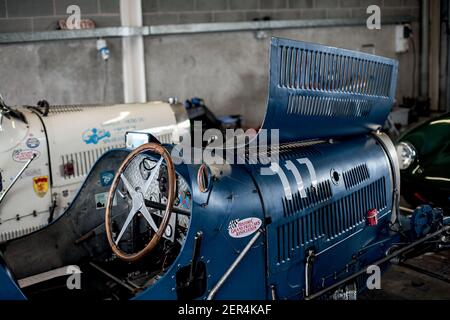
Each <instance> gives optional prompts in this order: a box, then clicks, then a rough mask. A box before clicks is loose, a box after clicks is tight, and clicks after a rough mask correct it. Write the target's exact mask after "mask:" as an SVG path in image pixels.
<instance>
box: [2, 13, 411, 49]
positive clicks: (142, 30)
mask: <svg viewBox="0 0 450 320" xmlns="http://www.w3.org/2000/svg"><path fill="white" fill-rule="evenodd" d="M413 20H414V18H413V17H409V16H404V17H402V16H399V17H385V18H383V20H382V24H384V25H391V24H398V23H407V22H411V21H413ZM365 25H366V19H361V18H353V19H316V20H273V21H248V22H224V23H192V24H174V25H160V26H142V27H109V28H97V29H85V30H55V31H42V32H14V33H0V44H6V43H22V42H37V41H57V40H73V39H96V38H117V37H132V36H166V35H182V34H198V33H211V32H238V31H258V30H280V29H301V28H324V27H328V28H330V27H346V26H365Z"/></svg>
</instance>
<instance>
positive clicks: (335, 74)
mask: <svg viewBox="0 0 450 320" xmlns="http://www.w3.org/2000/svg"><path fill="white" fill-rule="evenodd" d="M279 50H280V57H281V63H280V69H279V73H280V74H279V85H280V86H282V87H286V88H292V89H305V90H321V91H326V92H349V93H359V94H367V95H377V96H385V97H388V96H389V91H390V83H391V77H392V68H393V65H392V64H386V63H382V62H379V61H371V60H368V59H364V58H359V57H354V56H347V55H345V54H336V53H331V52H324V51H318V50H314V49H306V48H294V47H290V46H280V47H279Z"/></svg>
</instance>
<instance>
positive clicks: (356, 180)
mask: <svg viewBox="0 0 450 320" xmlns="http://www.w3.org/2000/svg"><path fill="white" fill-rule="evenodd" d="M343 177H344V184H345V189H347V190H348V189H351V188H353V187H356V186H358V185H360V184H361V183H363V182H364V181H366V180H369V179H370V174H369V169H368V168H367V165H366V164H361V165H359V166H356V167H354V168H352V169H350V170H348V171H345V172H344V173H343Z"/></svg>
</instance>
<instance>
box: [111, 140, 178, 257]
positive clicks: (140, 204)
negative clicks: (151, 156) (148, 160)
mask: <svg viewBox="0 0 450 320" xmlns="http://www.w3.org/2000/svg"><path fill="white" fill-rule="evenodd" d="M146 152H153V153H156V154H159V155H160V156H161V158H160V159H159V161H158V162H157V163H156V165H155V166H154V167H153V168H152V169H151V172H150V175H149V177H148V179H147V180H145V181H143V184H142V187H133V186H132V185H131V184H130V182H129V181H128V179H127V178H126V177H125V175H124V172H125V170H126V168H127V166H128V165H129V164H130V163H131V162H132V161H133V159H135V158H136V157H137V156H138V155H140V154H142V153H146ZM163 160H165V162H166V166H167V177H168V179H167V180H168V181H167V184H168V188H167V202H166V203H165V206H166V209H165V212H164V214H163V216H162V219H161V223H160V224H159V227H158V226H157V225H156V223H155V221H154V220H153V218H152V215H151V214H150V212H149V211H148V209H147V206H146V203H145V198H144V195H145V193H146V192H147V190H148V189H149V187H150V186H151V184H152V182H153V180H154V179H155V176H156V174H157V173H158V171H159V168H160V167H161V164H162V161H163ZM120 181H122V182H123V184H124V186H125V188H126V191H127V192H128V194H129V196H130V197H131V200H132V201H131V203H132V205H131V210H130V212H129V213H128V216H127V218H126V220H125V223H124V224H123V226H122V229H121V231H120V233H119V235H118V236H117V238H116V239H113V233H112V231H111V223H112V214H111V212H112V207H113V200H114V196H115V194H116V189H117V186H118V185H119V182H120ZM175 190H176V174H175V168H174V166H173V161H172V158H171V157H170V155H169V153H168V152H167V150H166V149H165V148H164V147H163V146H161V145H160V144H156V143H153V142H150V143H146V144H144V145H142V146H140V147H138V148H136V149H135V150H133V151H132V152H131V153H130V154H129V155H128V156H127V158H126V159H125V160H124V161H123V162H122V164H121V165H120V167H119V169H118V170H117V172H116V175H115V177H114V180H113V182H112V185H111V189H110V190H109V195H108V201H107V205H106V211H105V229H106V236H107V238H108V242H109V245H110V246H111V249H112V251H113V252H114V253H115V254H116V255H117V256H118V257H119V258H120V259H122V260H125V261H129V262H133V261H137V260H139V259H141V258H142V257H144V256H145V255H147V254H148V253H149V252H151V251H152V250H153V249H154V248H155V247H156V245H157V244H158V243H159V241H160V240H161V238H162V236H163V234H164V231H165V230H166V228H167V224H168V223H169V219H170V215H171V213H172V207H173V202H174V199H175ZM137 213H140V214H141V215H142V216H143V217H144V218H145V220H146V221H147V223H148V224H149V225H150V227H151V228H152V229H153V231H154V234H153V236H152V238H151V239H150V241H149V242H148V244H147V245H145V247H144V248H143V249H142V250H140V251H138V252H136V253H127V252H124V251H122V249H120V248H119V241H120V239H121V238H122V236H123V234H124V232H125V230H126V229H127V227H128V225H129V224H130V222H131V221H132V220H133V217H134V216H135V215H136V214H137Z"/></svg>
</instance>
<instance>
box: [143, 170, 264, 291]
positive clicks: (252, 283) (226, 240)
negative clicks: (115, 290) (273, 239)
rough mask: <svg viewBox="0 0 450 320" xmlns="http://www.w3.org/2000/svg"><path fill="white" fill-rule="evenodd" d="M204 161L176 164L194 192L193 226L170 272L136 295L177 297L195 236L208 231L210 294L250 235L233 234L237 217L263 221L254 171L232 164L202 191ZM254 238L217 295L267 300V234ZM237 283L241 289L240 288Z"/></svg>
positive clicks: (203, 257)
mask: <svg viewBox="0 0 450 320" xmlns="http://www.w3.org/2000/svg"><path fill="white" fill-rule="evenodd" d="M198 167H199V166H192V165H190V166H185V165H180V166H177V172H179V173H180V174H182V175H183V177H185V179H186V181H190V183H191V190H192V192H193V197H192V199H193V208H192V217H191V225H190V226H189V231H188V235H187V238H186V242H185V244H184V246H183V248H182V250H181V252H180V255H179V256H178V258H177V259H176V261H175V262H174V263H173V265H172V267H171V268H170V269H169V270H168V271H167V273H166V274H165V275H164V276H163V277H162V278H161V279H159V280H158V281H157V282H156V283H155V284H154V285H153V286H151V287H149V288H148V289H146V290H145V291H143V292H142V293H140V294H139V295H138V296H136V299H137V300H146V299H176V298H177V295H176V290H175V287H176V273H177V271H178V270H179V269H180V268H182V267H184V266H188V265H189V264H190V261H191V258H192V252H193V248H194V237H195V234H196V233H197V232H198V231H202V232H203V240H202V246H201V251H200V261H203V262H205V263H206V270H207V274H208V278H207V291H206V292H205V294H204V296H202V297H199V299H205V298H206V296H207V295H208V293H209V291H210V290H211V289H212V288H213V287H214V286H215V285H216V283H217V282H218V281H219V279H220V278H221V277H222V275H223V274H224V273H225V272H226V270H227V269H228V268H229V267H230V266H231V264H232V263H233V261H234V260H235V259H236V258H237V256H238V255H239V253H240V252H241V251H242V249H243V248H244V247H245V246H246V244H247V243H248V241H249V240H250V239H251V237H252V236H251V235H249V236H247V237H243V238H233V237H230V235H229V234H228V226H229V223H230V222H231V221H233V220H234V219H245V218H249V217H256V218H259V219H261V221H262V222H263V223H264V213H263V208H262V206H261V200H260V197H259V194H258V192H257V189H256V186H255V184H254V182H253V180H252V178H251V176H250V175H249V174H248V173H247V172H246V171H245V168H243V167H242V166H233V167H232V171H231V174H230V175H229V176H226V177H224V178H222V179H220V180H217V181H215V183H214V185H213V187H212V189H211V190H210V191H209V192H207V193H201V192H200V191H199V188H198V186H197V178H196V176H197V170H198ZM260 239H261V241H259V242H257V243H255V245H254V246H253V247H252V249H251V250H250V251H249V253H248V254H247V256H246V257H245V258H244V259H243V260H242V262H241V263H240V264H239V265H238V267H237V268H236V270H235V271H234V272H233V273H232V274H231V276H230V277H229V279H228V280H227V281H226V282H225V284H224V286H223V287H222V288H221V289H220V290H219V292H218V293H217V295H216V297H215V299H231V298H232V299H266V298H267V297H266V276H265V275H266V268H265V265H266V263H265V259H266V254H265V252H266V248H265V240H264V237H261V238H260ZM237 288H239V289H238V290H237Z"/></svg>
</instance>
